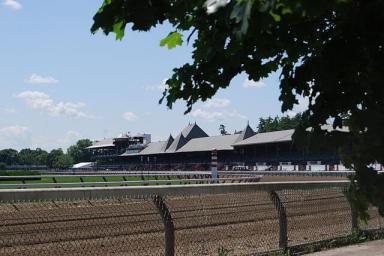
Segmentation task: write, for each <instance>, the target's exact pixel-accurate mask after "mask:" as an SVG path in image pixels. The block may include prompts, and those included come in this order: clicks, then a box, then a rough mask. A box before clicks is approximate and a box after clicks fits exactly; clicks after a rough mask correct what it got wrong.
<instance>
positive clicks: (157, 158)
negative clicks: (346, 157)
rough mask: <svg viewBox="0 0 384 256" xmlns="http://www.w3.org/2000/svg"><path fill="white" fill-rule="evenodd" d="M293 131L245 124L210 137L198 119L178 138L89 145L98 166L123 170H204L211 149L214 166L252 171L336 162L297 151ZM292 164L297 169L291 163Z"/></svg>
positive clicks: (139, 138) (330, 157)
mask: <svg viewBox="0 0 384 256" xmlns="http://www.w3.org/2000/svg"><path fill="white" fill-rule="evenodd" d="M293 132H294V130H283V131H275V132H266V133H256V132H255V131H254V130H253V129H252V128H251V127H250V126H249V124H247V125H246V127H245V128H244V129H243V130H242V131H240V132H238V133H235V134H230V135H219V136H208V135H207V133H205V132H204V131H203V130H202V129H201V128H200V127H199V126H198V125H197V124H196V123H194V124H189V125H188V126H187V127H185V128H184V129H183V130H182V131H181V132H180V133H179V134H178V135H177V136H176V137H173V136H172V135H170V136H169V137H168V139H167V140H165V141H157V142H151V141H150V135H144V134H142V135H136V136H129V135H125V136H120V137H118V138H113V139H104V140H101V141H97V142H95V143H94V144H93V145H92V146H90V147H88V149H89V150H91V152H92V156H93V160H96V161H97V162H98V163H99V166H104V167H106V168H107V167H108V168H119V169H126V170H183V169H188V170H208V169H209V168H210V162H211V156H212V151H216V152H217V158H218V169H219V170H231V169H232V168H233V167H234V166H243V167H245V168H247V169H251V170H256V169H261V168H265V167H266V166H268V167H272V168H275V169H277V168H279V166H282V165H292V166H297V168H298V169H300V166H304V167H303V168H305V165H307V164H322V165H328V166H332V165H337V164H339V163H340V160H339V157H338V154H337V151H336V149H335V150H334V152H322V153H319V154H310V153H306V152H302V151H300V150H298V149H297V148H296V147H295V145H294V143H293V139H292V135H293ZM295 168H296V167H295Z"/></svg>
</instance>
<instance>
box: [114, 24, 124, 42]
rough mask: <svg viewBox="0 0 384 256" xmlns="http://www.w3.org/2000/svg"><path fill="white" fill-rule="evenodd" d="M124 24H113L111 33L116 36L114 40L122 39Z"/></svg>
mask: <svg viewBox="0 0 384 256" xmlns="http://www.w3.org/2000/svg"><path fill="white" fill-rule="evenodd" d="M124 30H125V24H124V21H120V22H118V23H115V24H113V32H115V34H116V40H121V39H123V37H124Z"/></svg>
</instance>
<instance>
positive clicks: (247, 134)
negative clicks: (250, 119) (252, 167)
mask: <svg viewBox="0 0 384 256" xmlns="http://www.w3.org/2000/svg"><path fill="white" fill-rule="evenodd" d="M255 134H256V133H255V131H254V130H253V129H252V128H251V127H250V126H249V123H248V124H247V126H246V127H245V128H244V130H242V131H241V133H240V134H239V135H238V137H237V139H236V142H239V141H242V140H245V139H248V138H249V137H252V136H253V135H255Z"/></svg>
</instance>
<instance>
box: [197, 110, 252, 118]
mask: <svg viewBox="0 0 384 256" xmlns="http://www.w3.org/2000/svg"><path fill="white" fill-rule="evenodd" d="M190 115H191V116H193V117H195V118H201V119H205V120H207V121H216V120H226V119H230V118H241V119H246V118H247V117H246V116H244V115H242V114H240V113H239V112H238V111H237V110H223V111H206V110H204V109H201V108H197V109H196V110H193V111H192V112H191V113H190Z"/></svg>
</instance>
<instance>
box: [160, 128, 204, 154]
mask: <svg viewBox="0 0 384 256" xmlns="http://www.w3.org/2000/svg"><path fill="white" fill-rule="evenodd" d="M202 137H208V134H206V133H205V132H204V131H203V130H202V129H201V128H200V127H199V126H198V125H197V124H196V123H194V124H189V125H188V126H187V127H185V128H184V129H183V130H182V131H181V133H180V134H179V135H177V137H176V138H175V139H174V140H173V142H172V144H171V145H170V146H169V147H168V148H167V150H166V152H167V153H173V152H176V151H177V150H179V149H180V148H181V147H183V146H184V145H185V144H186V143H187V142H188V141H190V140H191V139H195V138H202Z"/></svg>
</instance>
